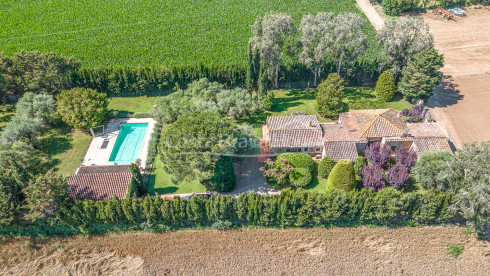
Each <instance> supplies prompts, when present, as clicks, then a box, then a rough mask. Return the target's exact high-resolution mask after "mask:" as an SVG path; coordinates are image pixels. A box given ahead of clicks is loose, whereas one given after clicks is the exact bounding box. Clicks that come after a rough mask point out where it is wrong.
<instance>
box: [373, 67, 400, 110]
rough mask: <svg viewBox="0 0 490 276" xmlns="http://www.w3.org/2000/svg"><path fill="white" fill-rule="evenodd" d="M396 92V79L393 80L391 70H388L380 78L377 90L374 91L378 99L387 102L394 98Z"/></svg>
mask: <svg viewBox="0 0 490 276" xmlns="http://www.w3.org/2000/svg"><path fill="white" fill-rule="evenodd" d="M395 91H396V86H395V78H393V74H392V73H391V72H390V70H386V71H384V72H383V73H382V74H381V75H380V76H379V78H378V81H377V82H376V88H375V89H374V92H375V93H376V97H378V99H382V100H384V101H386V102H387V101H389V100H391V99H392V98H393V95H395Z"/></svg>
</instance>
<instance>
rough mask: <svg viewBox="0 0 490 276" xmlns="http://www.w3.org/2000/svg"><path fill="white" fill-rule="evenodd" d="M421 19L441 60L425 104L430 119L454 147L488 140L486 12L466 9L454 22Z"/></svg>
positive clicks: (489, 18) (489, 40) (489, 31)
mask: <svg viewBox="0 0 490 276" xmlns="http://www.w3.org/2000/svg"><path fill="white" fill-rule="evenodd" d="M423 18H424V20H425V22H426V23H428V24H429V26H430V30H431V32H432V34H433V35H434V40H435V47H436V48H437V50H438V51H439V52H440V53H442V54H444V59H445V64H444V68H443V69H442V71H443V73H444V75H445V77H444V81H443V83H442V84H441V85H440V86H439V87H438V88H437V89H436V94H435V96H434V97H432V98H431V99H430V100H429V101H428V103H427V104H428V106H429V107H431V113H432V115H433V117H434V118H435V119H436V120H437V121H438V122H439V124H440V125H441V126H442V127H443V128H444V129H446V131H447V132H448V134H449V138H450V139H451V140H452V142H453V143H454V145H455V146H456V147H461V146H462V144H463V143H469V142H481V141H488V140H490V11H489V10H486V9H480V10H476V9H475V10H473V9H469V10H467V16H465V17H456V20H455V21H453V20H451V21H446V20H443V19H442V18H441V16H437V15H433V14H429V13H428V14H426V15H423Z"/></svg>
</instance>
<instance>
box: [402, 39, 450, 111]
mask: <svg viewBox="0 0 490 276" xmlns="http://www.w3.org/2000/svg"><path fill="white" fill-rule="evenodd" d="M443 65H444V56H443V55H439V53H438V52H437V51H436V50H435V49H434V48H431V49H430V50H427V51H424V52H421V53H420V54H417V55H416V56H415V57H414V58H413V59H412V60H411V61H410V62H409V63H408V64H407V66H406V67H405V68H404V69H403V70H402V77H401V79H400V84H399V88H398V90H399V91H400V92H401V93H402V94H403V96H404V98H405V99H406V100H407V101H409V102H411V103H415V102H416V101H417V100H418V99H422V100H427V99H429V98H430V97H431V96H432V95H433V94H434V88H435V87H436V86H437V85H439V83H441V80H442V72H441V71H440V69H441V68H442V66H443Z"/></svg>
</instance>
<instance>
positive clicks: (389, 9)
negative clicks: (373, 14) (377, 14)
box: [381, 0, 404, 16]
mask: <svg viewBox="0 0 490 276" xmlns="http://www.w3.org/2000/svg"><path fill="white" fill-rule="evenodd" d="M403 1H404V0H383V1H382V2H381V6H382V7H383V12H384V13H386V14H387V15H391V16H397V15H398V14H400V13H401V12H402V10H403Z"/></svg>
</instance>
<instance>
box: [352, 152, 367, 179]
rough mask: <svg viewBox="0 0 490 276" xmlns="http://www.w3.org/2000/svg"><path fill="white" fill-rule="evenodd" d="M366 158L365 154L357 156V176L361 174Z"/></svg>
mask: <svg viewBox="0 0 490 276" xmlns="http://www.w3.org/2000/svg"><path fill="white" fill-rule="evenodd" d="M366 164H367V163H366V158H364V156H360V155H359V156H357V158H356V162H354V172H355V173H356V176H361V172H362V168H364V166H365V165H366Z"/></svg>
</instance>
